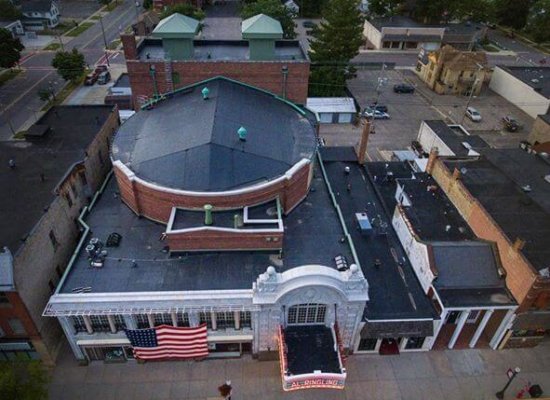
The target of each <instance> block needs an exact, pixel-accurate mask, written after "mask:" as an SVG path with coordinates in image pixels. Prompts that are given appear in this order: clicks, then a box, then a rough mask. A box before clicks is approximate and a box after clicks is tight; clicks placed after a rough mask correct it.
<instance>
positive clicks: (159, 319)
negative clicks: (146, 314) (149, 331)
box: [154, 314, 172, 326]
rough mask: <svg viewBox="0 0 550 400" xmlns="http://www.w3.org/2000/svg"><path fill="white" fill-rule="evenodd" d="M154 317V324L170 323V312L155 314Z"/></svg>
mask: <svg viewBox="0 0 550 400" xmlns="http://www.w3.org/2000/svg"><path fill="white" fill-rule="evenodd" d="M154 319H155V326H159V325H172V315H171V314H155V316H154Z"/></svg>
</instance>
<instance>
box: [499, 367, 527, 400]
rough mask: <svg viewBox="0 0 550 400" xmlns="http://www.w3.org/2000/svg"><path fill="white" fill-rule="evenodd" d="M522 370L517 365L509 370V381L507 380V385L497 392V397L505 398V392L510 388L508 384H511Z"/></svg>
mask: <svg viewBox="0 0 550 400" xmlns="http://www.w3.org/2000/svg"><path fill="white" fill-rule="evenodd" d="M520 372H521V369H519V367H516V368H514V369H513V370H512V369H509V370H508V382H506V385H504V387H503V388H502V390H501V391H499V392H496V393H495V395H496V396H497V399H504V392H505V391H506V389H508V386H510V384H511V383H512V381H513V380H514V378H515V377H516V375H517V374H519V373H520Z"/></svg>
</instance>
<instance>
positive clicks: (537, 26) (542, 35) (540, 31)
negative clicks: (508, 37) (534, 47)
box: [526, 0, 550, 43]
mask: <svg viewBox="0 0 550 400" xmlns="http://www.w3.org/2000/svg"><path fill="white" fill-rule="evenodd" d="M526 30H527V32H528V33H530V34H531V36H532V37H533V39H535V41H536V42H539V43H542V42H548V41H550V0H538V1H537V2H536V3H535V4H534V5H533V7H532V8H531V13H530V15H529V18H528V20H527V29H526Z"/></svg>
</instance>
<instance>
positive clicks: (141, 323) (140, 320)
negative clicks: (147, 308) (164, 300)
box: [135, 314, 149, 329]
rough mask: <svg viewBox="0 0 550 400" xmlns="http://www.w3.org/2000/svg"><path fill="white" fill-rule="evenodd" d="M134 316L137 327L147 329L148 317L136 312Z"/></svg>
mask: <svg viewBox="0 0 550 400" xmlns="http://www.w3.org/2000/svg"><path fill="white" fill-rule="evenodd" d="M135 317H136V324H137V327H138V329H147V328H149V319H148V318H147V315H145V314H138V315H136V316H135Z"/></svg>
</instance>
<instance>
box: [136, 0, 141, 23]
mask: <svg viewBox="0 0 550 400" xmlns="http://www.w3.org/2000/svg"><path fill="white" fill-rule="evenodd" d="M139 6H140V4H139V1H136V23H138V22H139Z"/></svg>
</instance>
